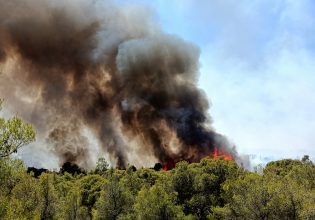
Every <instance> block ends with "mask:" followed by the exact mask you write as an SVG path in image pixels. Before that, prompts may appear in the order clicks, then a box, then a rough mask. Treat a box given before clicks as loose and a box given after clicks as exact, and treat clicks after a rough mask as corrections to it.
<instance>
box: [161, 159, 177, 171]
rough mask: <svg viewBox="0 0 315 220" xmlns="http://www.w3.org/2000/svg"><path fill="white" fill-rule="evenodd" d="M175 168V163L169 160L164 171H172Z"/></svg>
mask: <svg viewBox="0 0 315 220" xmlns="http://www.w3.org/2000/svg"><path fill="white" fill-rule="evenodd" d="M174 167H175V162H174V161H173V160H167V161H166V163H164V164H163V167H162V169H163V170H164V171H168V170H171V169H173V168H174Z"/></svg>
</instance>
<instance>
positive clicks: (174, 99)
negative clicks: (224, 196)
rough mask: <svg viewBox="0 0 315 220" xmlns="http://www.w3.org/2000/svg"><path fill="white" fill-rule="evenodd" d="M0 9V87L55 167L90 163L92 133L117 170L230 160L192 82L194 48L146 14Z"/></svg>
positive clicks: (79, 4) (16, 5) (93, 8)
mask: <svg viewBox="0 0 315 220" xmlns="http://www.w3.org/2000/svg"><path fill="white" fill-rule="evenodd" d="M0 5H1V9H0V39H1V42H0V63H1V68H2V73H3V74H2V75H1V77H2V78H3V80H1V81H0V92H1V94H3V95H4V98H6V99H7V100H8V102H9V104H10V105H11V106H12V108H13V109H21V108H22V109H24V111H25V112H27V113H22V116H23V117H24V118H26V119H27V120H29V121H30V122H32V123H33V124H34V125H35V126H36V128H37V130H38V132H39V134H38V136H39V138H40V139H42V140H45V141H46V145H47V146H51V147H52V149H51V150H50V151H51V152H53V153H54V154H55V155H56V156H57V157H58V158H59V163H60V164H63V163H65V162H71V163H77V164H78V165H79V166H82V167H85V168H87V167H89V166H91V164H94V161H93V160H92V155H93V154H95V153H94V149H95V148H94V147H92V145H93V144H91V143H90V142H89V138H91V136H92V139H96V140H97V141H98V145H99V146H100V148H101V149H102V151H103V153H104V154H106V155H109V159H110V161H111V163H112V164H113V165H116V166H118V167H126V165H127V164H128V163H132V164H135V165H136V166H150V164H151V165H152V164H154V162H156V161H159V162H160V163H161V164H163V169H170V168H173V167H174V166H175V163H176V162H178V161H181V160H186V161H188V162H197V161H200V159H202V158H203V157H206V156H211V157H213V158H216V157H219V156H223V157H224V159H226V160H231V159H235V158H237V153H236V151H235V148H233V147H232V146H231V145H230V144H229V142H228V141H227V140H226V138H225V137H224V136H222V135H220V134H218V133H217V132H216V131H215V130H214V129H213V127H212V126H211V117H210V116H209V115H208V110H209V103H208V99H207V97H206V96H205V94H204V92H203V91H202V90H200V89H199V88H198V87H197V79H198V74H199V72H198V71H199V70H198V68H199V61H198V59H199V53H200V50H199V48H197V47H196V46H195V45H193V44H191V43H189V42H186V41H184V40H182V39H180V38H179V37H176V36H173V35H168V34H165V33H163V32H162V31H161V29H160V27H159V26H158V25H157V24H156V23H155V22H154V19H152V15H150V14H148V12H147V11H148V10H146V9H143V8H137V7H128V6H117V5H115V4H114V3H112V2H111V1H48V0H30V1H25V2H23V3H22V2H21V1H19V0H11V1H7V0H0ZM143 18H146V19H143ZM12 91H14V92H12ZM86 133H89V134H90V135H87V134H86ZM94 145H95V144H94Z"/></svg>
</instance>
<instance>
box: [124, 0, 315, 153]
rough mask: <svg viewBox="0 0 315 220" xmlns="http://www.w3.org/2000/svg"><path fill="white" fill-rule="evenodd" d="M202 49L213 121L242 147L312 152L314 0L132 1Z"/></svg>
mask: <svg viewBox="0 0 315 220" xmlns="http://www.w3.org/2000/svg"><path fill="white" fill-rule="evenodd" d="M119 2H121V3H123V4H126V3H127V4H137V5H139V4H143V5H145V6H147V7H148V10H152V11H153V12H154V13H155V16H156V19H157V21H158V22H159V23H160V25H161V26H162V28H163V29H164V31H166V32H167V33H170V34H176V35H178V36H180V37H182V38H184V39H186V40H188V41H191V42H193V43H195V44H197V45H198V46H199V47H200V49H201V57H200V63H201V69H200V78H199V86H200V87H201V88H202V89H203V90H204V91H205V92H206V93H207V95H208V97H209V100H210V102H211V104H212V106H211V109H210V114H211V116H212V118H213V121H214V127H215V128H216V130H217V131H218V132H220V133H222V134H225V135H226V136H227V137H228V138H229V139H230V140H231V141H232V142H234V143H235V144H236V145H237V147H238V149H239V152H240V153H245V154H258V155H263V156H272V157H274V158H282V157H291V158H300V157H301V156H303V155H304V154H308V155H310V156H311V157H312V158H314V157H315V144H314V143H315V38H314V36H315V13H314V11H315V2H314V1H312V0H264V1H261V0H260V1H258V0H239V1H234V0H225V1H222V0H208V1H205V0H200V1H193V0H173V1H165V0H164V1H163V0H156V1H152V0H130V1H122V0H121V1H119Z"/></svg>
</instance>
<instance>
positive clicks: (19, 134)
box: [0, 100, 35, 159]
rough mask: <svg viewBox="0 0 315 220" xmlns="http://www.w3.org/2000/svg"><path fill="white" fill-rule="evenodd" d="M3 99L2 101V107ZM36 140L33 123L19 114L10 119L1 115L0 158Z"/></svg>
mask: <svg viewBox="0 0 315 220" xmlns="http://www.w3.org/2000/svg"><path fill="white" fill-rule="evenodd" d="M1 105H2V100H1V101H0V109H1ZM34 140H35V131H34V130H33V127H32V125H31V124H28V123H25V122H23V121H22V119H20V118H19V117H17V116H14V117H12V118H10V119H8V120H6V119H4V118H1V117H0V159H1V158H4V157H7V156H9V155H11V154H12V153H15V152H16V151H17V150H18V149H19V148H20V147H22V146H24V145H27V144H29V143H31V142H33V141H34Z"/></svg>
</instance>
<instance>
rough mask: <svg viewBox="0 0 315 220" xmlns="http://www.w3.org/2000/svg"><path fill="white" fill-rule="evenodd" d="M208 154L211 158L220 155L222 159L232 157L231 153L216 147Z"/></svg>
mask: <svg viewBox="0 0 315 220" xmlns="http://www.w3.org/2000/svg"><path fill="white" fill-rule="evenodd" d="M210 156H211V158H213V159H217V158H220V157H221V158H223V159H224V160H233V157H232V155H231V154H229V153H226V152H223V151H221V150H219V149H218V147H215V148H214V151H213V152H212V154H211V155H210Z"/></svg>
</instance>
